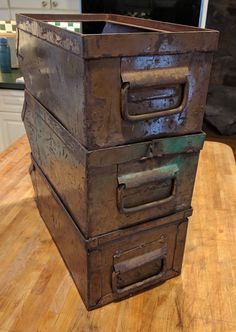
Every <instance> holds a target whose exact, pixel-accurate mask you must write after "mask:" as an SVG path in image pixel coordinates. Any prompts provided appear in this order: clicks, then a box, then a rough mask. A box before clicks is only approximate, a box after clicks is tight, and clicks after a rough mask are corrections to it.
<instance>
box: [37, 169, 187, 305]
mask: <svg viewBox="0 0 236 332" xmlns="http://www.w3.org/2000/svg"><path fill="white" fill-rule="evenodd" d="M31 177H32V181H33V185H34V188H35V192H36V201H37V205H38V208H39V212H40V214H41V216H42V218H43V220H44V222H45V224H46V225H47V227H48V229H49V231H50V233H51V235H52V237H53V239H54V241H55V243H56V245H57V247H58V249H59V251H60V253H61V255H62V257H63V259H64V261H65V263H66V265H67V267H68V269H69V271H70V273H71V275H72V277H73V279H74V282H75V284H76V286H77V288H78V290H79V292H80V295H81V297H82V299H83V301H84V303H85V305H86V307H87V308H88V309H90V310H91V309H94V308H97V307H100V306H102V305H104V304H107V303H110V302H112V301H114V300H118V299H122V298H124V297H127V296H131V295H133V294H135V293H137V292H139V291H141V290H144V289H146V288H148V287H151V286H154V285H156V284H159V283H162V282H164V281H165V280H167V279H169V278H172V277H174V276H176V275H178V274H180V272H181V266H182V259H183V252H184V244H185V238H186V230H187V217H188V216H190V215H191V212H192V211H191V210H188V211H183V212H181V213H177V214H175V215H171V216H169V217H165V218H160V219H158V220H154V221H151V222H148V223H145V224H141V225H139V226H134V227H130V228H128V229H125V230H119V231H116V232H111V233H108V234H105V235H102V236H98V237H94V238H90V239H87V240H86V239H85V238H84V237H83V235H82V234H81V233H80V231H79V230H78V228H77V227H76V224H75V223H74V221H73V220H72V218H71V216H70V215H69V213H68V212H67V211H66V209H65V207H64V206H63V204H62V202H61V200H60V198H59V197H58V196H57V194H56V193H55V191H53V189H52V187H50V185H49V183H48V182H47V180H46V178H45V177H44V175H43V174H42V172H41V171H40V169H39V168H38V166H37V165H36V164H35V163H34V167H32V168H31ZM111 218H112V216H111ZM111 222H112V220H111ZM65 234H66V236H65Z"/></svg>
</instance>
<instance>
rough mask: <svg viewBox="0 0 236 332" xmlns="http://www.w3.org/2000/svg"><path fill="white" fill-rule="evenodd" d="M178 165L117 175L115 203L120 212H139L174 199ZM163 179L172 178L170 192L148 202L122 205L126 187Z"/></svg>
mask: <svg viewBox="0 0 236 332" xmlns="http://www.w3.org/2000/svg"><path fill="white" fill-rule="evenodd" d="M178 170H179V168H178V166H177V165H176V164H173V165H168V166H163V167H160V168H155V169H152V170H147V171H143V172H137V173H131V174H126V175H122V176H119V177H118V183H119V186H118V190H117V203H118V208H119V210H120V212H121V213H133V212H139V211H142V210H145V209H151V208H155V207H158V206H160V205H163V204H166V203H168V202H170V201H172V200H174V199H175V196H176V188H177V174H178ZM164 179H173V184H172V190H171V194H170V195H169V196H168V197H166V198H163V199H161V200H158V201H153V202H148V203H145V204H141V205H136V206H132V207H125V206H124V191H125V189H128V188H135V187H139V186H141V185H143V184H148V183H152V182H156V181H161V180H164Z"/></svg>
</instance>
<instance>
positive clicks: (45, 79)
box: [18, 30, 86, 145]
mask: <svg viewBox="0 0 236 332" xmlns="http://www.w3.org/2000/svg"><path fill="white" fill-rule="evenodd" d="M18 59H19V63H20V67H21V71H22V73H23V76H24V80H25V85H26V88H27V89H28V90H29V91H30V93H31V94H32V95H33V96H34V97H35V98H37V99H38V100H39V101H40V102H41V103H42V104H43V105H44V106H45V107H46V108H47V109H48V110H49V111H50V112H51V113H52V114H53V115H55V117H56V118H57V119H58V120H59V121H60V122H61V123H62V124H63V125H64V126H65V127H66V128H68V129H69V130H70V132H71V133H72V134H73V135H74V136H76V137H79V138H80V141H81V142H82V144H84V145H86V137H85V115H84V62H83V60H82V59H81V58H80V57H79V56H77V55H74V54H72V53H71V52H68V51H66V50H64V49H62V48H60V47H58V46H56V45H52V44H51V43H48V42H47V41H45V40H42V39H39V38H37V37H35V36H33V35H31V34H29V33H26V32H24V31H22V30H18Z"/></svg>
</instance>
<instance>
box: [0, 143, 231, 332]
mask: <svg viewBox="0 0 236 332" xmlns="http://www.w3.org/2000/svg"><path fill="white" fill-rule="evenodd" d="M29 162H30V161H29V147H28V143H27V140H26V137H23V138H22V139H20V140H19V141H18V142H17V143H16V144H15V145H13V146H12V147H10V148H9V149H8V150H7V151H6V152H4V153H2V154H1V155H0V179H1V180H0V183H1V187H0V188H1V190H0V216H1V217H0V220H1V222H0V270H1V272H0V332H3V331H19V332H23V331H24V332H27V331H43V332H45V331H53V332H54V331H55V332H56V331H63V332H65V331H79V332H84V331H86V332H87V331H89V332H90V331H102V332H103V331H105V332H113V331H116V332H118V331H119V332H136V331H142V332H146V331H147V332H160V331H170V332H172V331H191V332H192V331H199V332H205V331H214V332H217V331H225V332H230V331H234V332H235V331H236V171H235V161H234V157H233V153H232V151H231V149H230V148H229V147H228V146H227V145H224V144H220V143H214V142H206V143H205V147H204V150H203V152H202V154H201V158H200V164H199V169H198V175H197V181H196V185H195V192H194V197H193V207H194V214H193V217H192V218H191V220H190V225H189V231H188V237H187V244H186V252H185V258H184V265H183V271H182V275H181V276H180V277H177V278H175V279H172V280H169V281H167V282H166V283H164V284H163V285H161V286H159V287H156V288H154V289H152V290H149V291H146V292H144V293H142V294H140V295H137V296H135V297H133V298H130V299H128V300H125V301H122V302H119V303H113V304H110V305H107V306H105V307H103V308H101V309H97V310H95V311H92V312H87V311H86V309H85V307H84V305H83V303H82V301H81V299H80V296H79V294H78V292H77V290H76V288H75V286H74V284H73V281H72V279H71V277H70V275H69V273H68V271H67V269H66V267H65V265H64V263H63V261H62V259H61V257H60V255H59V253H58V252H57V249H56V247H55V245H54V244H53V242H52V240H51V238H50V235H49V233H48V231H47V229H46V227H45V226H44V224H43V222H42V220H41V218H40V216H39V213H38V211H37V209H36V206H35V202H34V199H33V196H34V194H33V189H32V185H31V182H30V177H29V175H28V167H29ZM186 181H188V179H186Z"/></svg>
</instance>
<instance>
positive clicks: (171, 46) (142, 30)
mask: <svg viewBox="0 0 236 332" xmlns="http://www.w3.org/2000/svg"><path fill="white" fill-rule="evenodd" d="M16 17H17V26H18V41H17V54H18V58H19V63H20V67H21V70H22V73H23V75H24V79H25V84H26V88H27V89H28V90H29V91H30V92H31V94H32V95H33V96H34V97H35V98H37V99H38V100H39V101H40V102H41V103H42V104H43V105H44V106H45V107H46V108H47V109H48V110H49V111H50V112H51V113H52V114H53V115H54V116H55V117H56V118H57V119H58V120H59V121H60V122H61V123H62V124H63V126H64V127H65V128H67V130H68V131H69V132H70V133H71V134H72V135H73V136H74V137H75V138H76V139H77V140H78V141H79V142H80V143H81V144H82V145H83V146H85V147H87V148H88V149H89V150H90V149H97V148H103V147H109V146H116V145H122V144H126V143H131V142H139V141H143V140H150V139H153V138H157V137H165V136H178V135H184V134H188V133H196V132H199V131H201V128H202V118H203V112H204V105H205V100H206V94H207V88H208V81H209V77H210V69H211V63H212V56H213V51H214V50H215V49H216V47H217V41H218V32H216V31H213V30H208V29H199V28H196V27H189V26H183V25H177V24H171V23H164V22H157V21H152V20H144V19H138V18H133V17H125V16H119V15H105V14H84V15H37V14H18V15H16ZM58 20H59V21H67V22H71V21H74V22H75V21H76V22H81V31H82V33H74V32H71V31H67V30H65V29H62V28H60V27H56V26H52V25H50V24H48V22H49V21H58ZM93 22H100V26H101V28H100V29H95V28H94V25H93ZM83 32H84V33H83Z"/></svg>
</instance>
